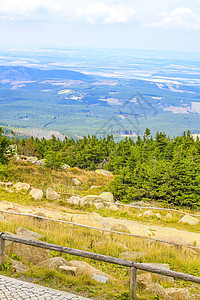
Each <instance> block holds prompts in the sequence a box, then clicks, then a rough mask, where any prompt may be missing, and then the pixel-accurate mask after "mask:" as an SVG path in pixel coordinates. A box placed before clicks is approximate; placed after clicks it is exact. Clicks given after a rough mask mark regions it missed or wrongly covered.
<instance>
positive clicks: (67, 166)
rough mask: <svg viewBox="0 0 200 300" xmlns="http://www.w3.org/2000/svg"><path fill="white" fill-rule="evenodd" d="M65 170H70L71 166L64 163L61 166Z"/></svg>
mask: <svg viewBox="0 0 200 300" xmlns="http://www.w3.org/2000/svg"><path fill="white" fill-rule="evenodd" d="M61 168H62V169H63V170H65V171H67V170H69V169H70V168H71V167H70V166H69V165H67V164H64V165H63V166H62V167H61Z"/></svg>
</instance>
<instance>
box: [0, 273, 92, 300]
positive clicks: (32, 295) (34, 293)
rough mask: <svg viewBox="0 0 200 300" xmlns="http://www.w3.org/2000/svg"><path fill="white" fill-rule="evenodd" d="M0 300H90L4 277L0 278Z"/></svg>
mask: <svg viewBox="0 0 200 300" xmlns="http://www.w3.org/2000/svg"><path fill="white" fill-rule="evenodd" d="M0 299H1V300H14V299H16V300H20V299H24V300H28V299H29V300H30V299H31V300H53V299H55V300H64V299H65V300H91V299H89V298H84V297H81V296H76V295H73V294H70V293H66V292H62V291H58V290H54V289H50V288H47V287H42V286H39V285H37V284H32V283H28V282H24V281H21V280H17V279H13V278H10V277H6V276H0Z"/></svg>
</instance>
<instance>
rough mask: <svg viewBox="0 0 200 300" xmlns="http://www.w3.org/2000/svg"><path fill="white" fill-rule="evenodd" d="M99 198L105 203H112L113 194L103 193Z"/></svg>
mask: <svg viewBox="0 0 200 300" xmlns="http://www.w3.org/2000/svg"><path fill="white" fill-rule="evenodd" d="M100 197H101V198H103V199H104V200H105V201H106V202H111V203H114V197H113V194H112V193H110V192H104V193H101V194H100Z"/></svg>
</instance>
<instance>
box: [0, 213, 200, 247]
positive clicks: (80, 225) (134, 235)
mask: <svg viewBox="0 0 200 300" xmlns="http://www.w3.org/2000/svg"><path fill="white" fill-rule="evenodd" d="M0 213H6V214H13V215H19V216H25V217H32V218H36V219H42V220H47V221H53V222H59V223H64V224H69V225H73V226H78V227H83V228H88V229H92V230H98V231H102V232H109V233H116V234H121V235H126V236H132V237H136V238H142V239H146V240H150V241H153V242H158V243H164V244H170V245H174V246H178V247H185V248H191V249H195V250H200V247H197V246H192V245H186V244H181V243H175V242H170V241H165V240H161V239H157V238H151V237H149V236H143V235H139V234H133V233H127V232H121V231H116V230H110V229H105V228H99V227H93V226H89V225H84V224H79V223H74V222H70V221H65V220H59V219H52V218H47V217H42V216H38V215H33V214H25V213H18V212H13V211H7V210H0Z"/></svg>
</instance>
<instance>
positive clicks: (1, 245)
mask: <svg viewBox="0 0 200 300" xmlns="http://www.w3.org/2000/svg"><path fill="white" fill-rule="evenodd" d="M4 263H5V240H4V239H3V238H2V234H1V235H0V265H2V264H4Z"/></svg>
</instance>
